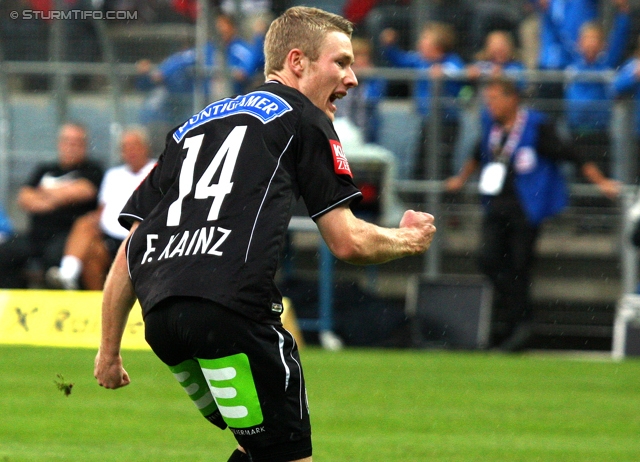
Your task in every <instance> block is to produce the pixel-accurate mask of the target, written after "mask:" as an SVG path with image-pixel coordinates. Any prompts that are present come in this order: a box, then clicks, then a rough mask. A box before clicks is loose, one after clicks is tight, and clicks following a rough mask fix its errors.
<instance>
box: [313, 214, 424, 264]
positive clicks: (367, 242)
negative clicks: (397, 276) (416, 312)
mask: <svg viewBox="0 0 640 462" xmlns="http://www.w3.org/2000/svg"><path fill="white" fill-rule="evenodd" d="M317 224H318V228H319V229H320V233H321V234H322V237H323V239H324V240H325V242H326V243H327V245H328V246H329V249H330V250H331V252H332V253H333V254H334V255H335V256H336V258H338V259H340V260H343V261H346V262H348V263H353V264H360V265H367V264H376V263H384V262H387V261H390V260H394V259H397V258H401V257H406V256H410V255H418V254H421V253H424V252H426V251H427V250H428V249H429V247H430V245H431V241H432V240H433V237H434V235H435V232H436V227H435V226H434V217H433V216H432V215H430V214H428V213H424V212H415V211H413V210H407V211H406V212H405V213H404V215H403V217H402V220H401V221H400V226H399V227H398V228H383V227H380V226H377V225H374V224H372V223H368V222H366V221H364V220H361V219H359V218H357V217H356V216H354V215H353V213H352V212H351V209H349V207H347V206H344V207H337V208H335V209H333V210H331V211H329V212H327V213H326V214H324V215H322V216H321V217H320V218H319V219H318V220H317Z"/></svg>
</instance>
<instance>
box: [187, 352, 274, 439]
mask: <svg viewBox="0 0 640 462" xmlns="http://www.w3.org/2000/svg"><path fill="white" fill-rule="evenodd" d="M197 359H198V362H199V363H200V367H201V368H202V373H203V374H204V376H205V378H206V379H207V383H208V384H209V389H210V390H211V394H212V395H213V397H214V398H215V400H216V403H217V405H218V409H219V410H220V414H222V417H223V418H224V421H225V422H226V423H227V425H229V426H230V427H232V428H249V427H254V426H256V425H259V424H261V423H262V421H263V417H262V408H261V407H260V400H259V399H258V392H257V391H256V385H255V383H254V381H253V374H252V373H251V366H250V365H249V358H248V357H247V355H245V354H244V353H239V354H236V355H232V356H226V357H224V358H218V359H200V358H197Z"/></svg>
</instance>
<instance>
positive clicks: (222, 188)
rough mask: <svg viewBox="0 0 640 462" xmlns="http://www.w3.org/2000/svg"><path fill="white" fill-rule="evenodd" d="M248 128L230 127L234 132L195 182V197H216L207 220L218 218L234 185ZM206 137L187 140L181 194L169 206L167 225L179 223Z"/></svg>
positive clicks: (179, 189) (179, 184) (179, 185)
mask: <svg viewBox="0 0 640 462" xmlns="http://www.w3.org/2000/svg"><path fill="white" fill-rule="evenodd" d="M246 132H247V127H246V125H245V126H240V127H235V128H234V129H233V130H231V133H229V135H228V136H227V138H226V139H225V140H224V142H223V143H222V146H220V149H218V152H216V155H215V156H213V159H212V160H211V163H210V164H209V166H208V167H207V169H206V170H205V171H204V173H203V174H202V176H201V177H200V179H199V180H198V182H197V183H196V189H195V192H194V195H193V198H194V199H208V198H209V197H213V203H212V204H211V209H210V210H209V215H208V216H207V221H214V220H217V219H218V215H219V214H220V208H221V207H222V201H223V200H224V198H225V196H226V195H227V194H229V193H230V192H231V187H232V186H233V183H232V182H231V176H232V175H233V169H234V168H235V166H236V161H237V160H238V153H239V152H240V146H241V145H242V140H243V139H244V135H245V133H246ZM203 139H204V135H196V136H192V137H190V138H186V139H185V140H184V147H185V148H186V149H187V156H186V157H185V159H184V161H183V163H182V169H181V170H180V178H179V179H178V191H179V192H178V198H177V199H176V200H175V201H174V202H173V203H172V204H171V205H170V206H169V212H168V214H167V226H178V225H179V224H180V216H181V215H182V201H183V200H184V198H185V197H186V196H187V195H188V194H189V193H190V192H191V189H192V188H193V181H194V171H195V166H196V160H197V158H198V154H199V153H200V148H202V141H203ZM220 168H222V170H221V171H220V177H219V178H218V183H217V184H211V180H212V179H213V176H214V175H215V174H216V172H217V171H218V169H220Z"/></svg>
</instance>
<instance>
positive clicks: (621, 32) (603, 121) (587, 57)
mask: <svg viewBox="0 0 640 462" xmlns="http://www.w3.org/2000/svg"><path fill="white" fill-rule="evenodd" d="M619 8H620V10H619V11H618V14H617V15H616V18H615V21H614V24H613V27H612V29H611V33H610V36H609V40H608V43H607V42H605V36H604V31H603V29H602V26H600V25H599V24H598V23H595V22H588V23H586V24H584V25H583V26H582V28H581V29H580V36H579V38H578V45H577V50H569V51H572V55H573V62H572V63H571V64H570V65H569V66H568V67H567V71H568V72H569V73H570V75H571V76H572V77H574V78H575V79H574V80H572V81H571V82H570V83H568V84H567V86H566V88H565V103H566V113H567V122H568V124H569V128H570V130H571V131H572V132H579V133H582V132H592V131H606V130H607V128H608V127H609V119H610V113H611V111H610V101H611V94H610V91H609V85H607V84H606V83H605V82H593V81H591V82H590V81H587V80H580V73H582V72H589V71H607V70H612V69H615V68H616V66H617V65H618V63H619V62H620V60H621V58H622V53H623V52H624V50H625V48H626V42H627V38H628V35H629V27H630V21H629V13H628V5H626V1H625V2H620V3H619Z"/></svg>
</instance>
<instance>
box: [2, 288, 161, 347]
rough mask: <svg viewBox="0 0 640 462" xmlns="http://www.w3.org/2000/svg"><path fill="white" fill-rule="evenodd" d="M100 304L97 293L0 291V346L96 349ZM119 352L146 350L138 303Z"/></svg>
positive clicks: (99, 293) (97, 344) (132, 312)
mask: <svg viewBox="0 0 640 462" xmlns="http://www.w3.org/2000/svg"><path fill="white" fill-rule="evenodd" d="M101 304H102V292H99V291H65V290H0V344H14V345H41V346H60V347H86V348H95V349H97V348H98V346H99V345H100V312H101V310H100V307H101ZM122 348H123V349H148V348H149V346H148V345H147V343H146V341H145V340H144V324H143V321H142V312H141V310H140V305H138V303H136V305H135V306H134V307H133V310H131V314H130V316H129V321H128V323H127V327H126V330H125V333H124V337H123V339H122Z"/></svg>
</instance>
